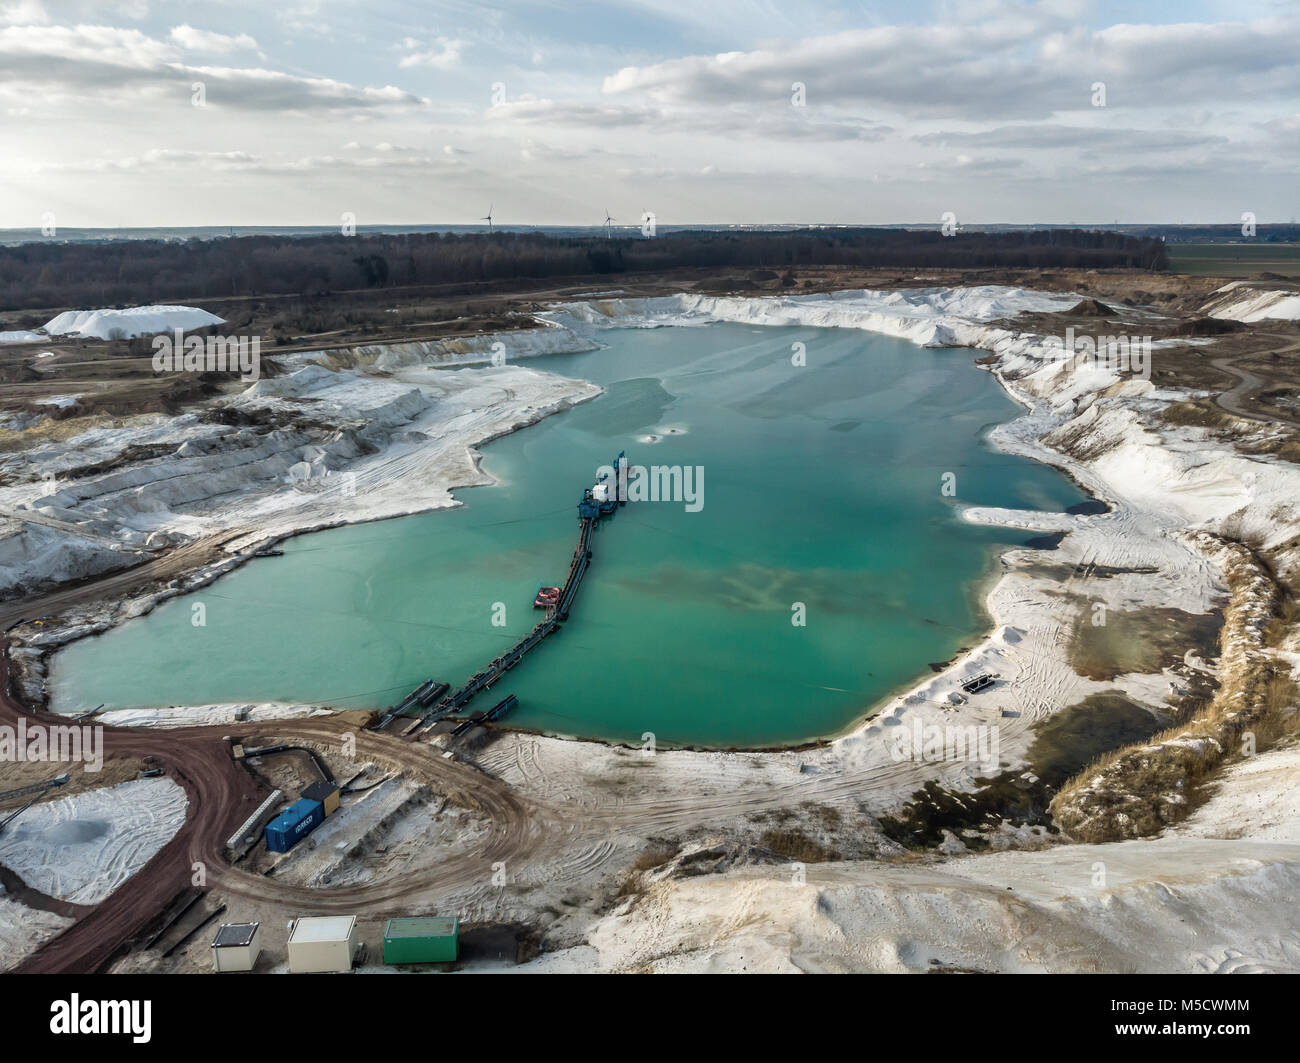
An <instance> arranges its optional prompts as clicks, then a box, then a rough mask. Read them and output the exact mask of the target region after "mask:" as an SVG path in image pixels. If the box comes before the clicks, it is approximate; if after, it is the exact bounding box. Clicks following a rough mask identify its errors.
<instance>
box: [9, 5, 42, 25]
mask: <svg viewBox="0 0 1300 1063" xmlns="http://www.w3.org/2000/svg"><path fill="white" fill-rule="evenodd" d="M49 21H50V16H49V14H48V13H47V12H46V10H45V5H44V4H42V3H41V2H40V0H10V2H9V3H0V26H43V25H45V24H46V23H47V22H49Z"/></svg>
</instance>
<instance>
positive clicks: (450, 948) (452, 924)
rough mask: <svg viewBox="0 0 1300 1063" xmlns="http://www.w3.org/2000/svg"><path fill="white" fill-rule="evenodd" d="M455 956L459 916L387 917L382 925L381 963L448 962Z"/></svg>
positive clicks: (458, 932) (458, 933)
mask: <svg viewBox="0 0 1300 1063" xmlns="http://www.w3.org/2000/svg"><path fill="white" fill-rule="evenodd" d="M459 955H460V920H459V919H455V918H448V917H447V916H425V917H421V918H406V919H390V920H388V925H387V926H385V927H384V962H385V963H450V962H452V961H454V960H455V959H456V957H457V956H459Z"/></svg>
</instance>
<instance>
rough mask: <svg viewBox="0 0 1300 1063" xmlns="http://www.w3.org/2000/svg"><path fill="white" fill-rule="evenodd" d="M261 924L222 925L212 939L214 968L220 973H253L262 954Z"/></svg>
mask: <svg viewBox="0 0 1300 1063" xmlns="http://www.w3.org/2000/svg"><path fill="white" fill-rule="evenodd" d="M260 925H261V924H259V923H222V924H221V928H220V929H219V930H218V931H217V936H216V937H215V938H213V939H212V966H213V969H214V970H216V971H218V972H222V973H224V972H226V971H251V970H253V968H255V967H256V966H257V957H258V956H260V955H261V954H262V946H261V943H260V942H259V941H258V940H257V928H258V926H260Z"/></svg>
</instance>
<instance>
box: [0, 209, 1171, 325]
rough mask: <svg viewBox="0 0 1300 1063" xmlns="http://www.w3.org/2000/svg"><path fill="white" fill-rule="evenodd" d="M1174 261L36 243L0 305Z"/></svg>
mask: <svg viewBox="0 0 1300 1063" xmlns="http://www.w3.org/2000/svg"><path fill="white" fill-rule="evenodd" d="M800 266H859V267H904V268H910V267H916V268H950V269H980V268H1039V267H1041V268H1069V267H1083V268H1139V269H1164V268H1166V260H1165V249H1164V245H1163V243H1162V241H1160V240H1159V239H1151V238H1137V237H1131V236H1124V235H1120V234H1117V233H1113V232H1105V231H1099V230H1084V229H1051V230H1035V231H1023V232H1001V233H982V232H970V233H957V234H956V235H953V236H944V235H943V234H941V233H940V232H937V231H919V230H906V229H805V230H796V231H792V232H767V231H754V232H706V231H674V232H672V233H667V234H663V235H660V236H658V237H655V238H652V239H647V238H645V237H642V236H639V235H638V236H634V237H617V238H615V239H612V240H611V239H607V238H606V237H604V236H598V237H597V236H593V237H557V236H548V235H544V234H541V233H515V232H498V233H492V234H487V233H471V234H464V233H459V234H457V233H409V234H383V235H380V234H375V235H370V234H366V233H364V232H361V233H357V234H356V235H354V236H343V235H337V236H313V237H293V236H272V235H266V236H262V235H258V236H240V237H227V238H219V239H206V240H203V239H190V240H184V241H180V240H172V241H166V240H118V241H104V242H98V243H57V242H35V243H29V244H20V245H17V246H14V247H4V248H0V307H3V308H5V309H8V310H22V309H32V308H37V307H46V308H48V307H80V308H91V307H110V306H126V305H139V304H147V303H164V302H175V301H181V300H189V301H196V300H200V299H204V298H207V299H219V298H230V297H239V296H251V295H323V294H329V293H331V292H338V291H345V290H350V289H372V290H383V289H386V288H397V287H405V286H413V285H416V286H422V285H442V284H473V283H481V282H500V281H509V280H522V279H528V280H541V279H546V278H552V277H557V278H558V277H577V276H589V275H593V274H619V273H645V272H657V271H664V270H670V269H677V268H682V267H697V268H711V269H727V268H745V269H754V268H767V269H793V268H797V267H800Z"/></svg>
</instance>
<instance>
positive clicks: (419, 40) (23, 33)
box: [0, 0, 1300, 227]
mask: <svg viewBox="0 0 1300 1063" xmlns="http://www.w3.org/2000/svg"><path fill="white" fill-rule="evenodd" d="M1099 83H1100V85H1102V86H1104V89H1099V88H1097V87H1096V86H1098V84H1099ZM1102 92H1104V106H1098V103H1100V102H1102V96H1101V93H1102ZM1298 168H1300V5H1297V4H1296V3H1295V2H1293V0H1285V2H1284V0H1232V2H1219V0H1169V2H1144V0H1134V2H1128V3H1117V2H1106V0H1093V2H1088V0H1043V2H1034V3H1029V2H1014V0H969V2H963V0H945V2H937V3H927V2H925V0H884V2H839V3H835V2H824V0H593V2H589V3H581V2H566V0H503V2H494V0H474V2H469V0H425V2H418V3H417V2H401V0H364V2H361V0H357V2H353V3H335V2H332V0H272V2H269V3H268V2H262V3H246V2H242V0H203V2H194V3H191V2H187V0H175V2H168V0H126V2H120V3H118V2H113V0H98V2H79V0H68V2H59V0H0V227H31V226H39V225H40V224H41V219H42V216H43V215H44V214H45V213H46V212H53V213H54V216H55V218H56V219H57V224H58V225H59V226H62V227H68V226H119V225H122V226H138V225H162V226H169V225H223V224H246V225H251V224H265V225H271V224H294V225H333V224H338V223H339V220H340V217H341V216H342V214H343V213H344V212H351V213H353V214H355V215H356V218H357V223H358V224H359V225H361V226H364V225H365V224H367V223H372V224H399V223H416V222H419V223H434V222H444V223H469V222H473V221H474V220H476V219H478V218H479V217H480V216H482V215H483V214H485V213H486V212H487V209H488V206H489V204H491V205H492V206H493V208H494V214H495V215H496V218H497V220H498V221H499V222H501V223H503V224H598V223H599V222H600V221H601V219H602V218H603V217H604V213H605V210H606V209H608V210H609V211H610V213H612V214H613V215H614V217H615V218H616V219H619V220H623V221H626V222H629V223H631V222H634V221H636V220H637V219H638V218H639V217H640V214H641V212H642V211H643V210H652V211H654V212H655V214H656V216H657V218H658V220H659V222H660V223H661V224H688V223H692V222H698V223H704V222H796V223H810V222H840V223H869V224H871V223H875V224H887V223H897V222H921V221H933V222H937V221H938V219H939V217H940V216H941V215H942V214H943V213H944V212H946V211H952V212H954V213H955V214H956V215H957V217H958V219H959V221H960V222H962V223H981V222H984V223H988V222H999V221H1001V222H1021V223H1025V222H1078V223H1109V222H1112V221H1121V222H1137V221H1148V222H1179V221H1184V222H1224V223H1230V222H1236V221H1238V220H1239V219H1240V216H1241V214H1242V212H1243V211H1247V210H1249V211H1253V212H1254V213H1255V214H1256V215H1257V216H1258V218H1259V220H1260V221H1261V222H1267V221H1287V220H1290V219H1291V218H1293V217H1295V216H1296V215H1297V214H1298V213H1300V209H1298V208H1297V204H1296V200H1297V193H1298V192H1300V180H1298V179H1297V174H1298Z"/></svg>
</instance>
